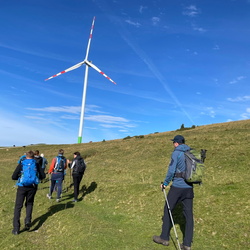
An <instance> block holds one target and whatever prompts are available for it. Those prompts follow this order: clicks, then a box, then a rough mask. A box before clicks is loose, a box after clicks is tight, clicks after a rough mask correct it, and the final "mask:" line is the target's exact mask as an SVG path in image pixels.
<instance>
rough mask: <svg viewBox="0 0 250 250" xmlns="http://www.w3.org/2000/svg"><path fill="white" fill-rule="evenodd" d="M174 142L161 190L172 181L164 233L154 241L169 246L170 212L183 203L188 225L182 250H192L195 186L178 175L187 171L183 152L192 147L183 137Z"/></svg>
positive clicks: (165, 213) (177, 136) (166, 206)
mask: <svg viewBox="0 0 250 250" xmlns="http://www.w3.org/2000/svg"><path fill="white" fill-rule="evenodd" d="M172 141H173V146H174V151H173V153H172V156H171V161H170V164H169V167H168V172H167V175H166V178H165V180H164V182H163V184H162V185H161V189H162V190H163V189H164V188H165V187H167V186H168V185H169V183H170V182H171V181H172V185H171V187H170V190H169V192H168V195H167V200H168V203H169V207H168V204H167V202H166V203H165V207H164V216H163V224H162V231H161V234H160V236H156V235H155V236H153V241H154V242H155V243H158V244H162V245H164V246H168V245H169V235H170V229H171V226H172V222H171V218H170V213H169V210H170V211H172V210H173V209H174V208H175V206H176V205H177V203H178V202H182V204H183V214H184V216H185V219H186V225H185V235H184V239H183V244H182V246H181V249H183V250H191V243H192V240H193V229H194V221H193V198H194V192H193V185H192V184H189V183H187V182H186V181H185V180H184V179H183V178H182V177H180V175H178V173H179V174H180V173H181V172H184V171H185V168H186V165H185V156H184V153H183V152H185V151H188V150H190V147H189V146H187V145H186V144H185V139H184V137H183V136H182V135H176V136H175V137H174V139H172Z"/></svg>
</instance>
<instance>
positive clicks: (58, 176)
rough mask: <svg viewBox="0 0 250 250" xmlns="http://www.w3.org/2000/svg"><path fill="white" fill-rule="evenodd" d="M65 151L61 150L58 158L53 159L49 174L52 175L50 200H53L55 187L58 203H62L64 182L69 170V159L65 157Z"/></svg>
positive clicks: (48, 195)
mask: <svg viewBox="0 0 250 250" xmlns="http://www.w3.org/2000/svg"><path fill="white" fill-rule="evenodd" d="M63 154H64V150H63V149H60V150H59V152H58V156H57V157H55V158H53V160H52V162H51V164H50V168H49V171H48V173H49V174H51V184H50V190H49V193H48V194H47V197H48V198H49V199H51V198H52V193H53V191H54V188H55V185H56V186H57V198H56V202H59V201H60V198H61V194H62V183H63V180H64V172H65V170H66V168H67V159H66V158H65V157H64V156H63Z"/></svg>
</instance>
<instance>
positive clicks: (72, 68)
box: [45, 60, 85, 81]
mask: <svg viewBox="0 0 250 250" xmlns="http://www.w3.org/2000/svg"><path fill="white" fill-rule="evenodd" d="M84 63H85V60H84V61H82V62H79V63H77V64H76V65H74V66H72V67H70V68H68V69H65V70H63V71H61V72H59V73H57V74H55V75H53V76H51V77H49V78H47V79H45V81H47V80H50V79H51V78H54V77H57V76H59V75H61V74H64V73H66V72H68V71H71V70H74V69H77V68H79V67H81V66H82V65H83V64H84Z"/></svg>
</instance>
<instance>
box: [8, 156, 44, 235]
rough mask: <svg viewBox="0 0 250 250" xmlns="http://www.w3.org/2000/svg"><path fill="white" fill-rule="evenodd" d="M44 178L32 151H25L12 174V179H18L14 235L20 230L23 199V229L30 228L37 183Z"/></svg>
mask: <svg viewBox="0 0 250 250" xmlns="http://www.w3.org/2000/svg"><path fill="white" fill-rule="evenodd" d="M44 178H45V174H44V173H43V171H42V170H41V167H40V166H39V165H38V164H37V163H36V161H35V160H34V153H33V152H32V151H29V152H27V153H26V159H25V160H23V161H22V162H20V163H19V164H18V166H17V167H16V169H15V171H14V173H13V175H12V180H18V181H17V186H18V188H17V193H16V202H15V209H14V219H13V227H14V228H13V231H12V233H13V234H15V235H16V234H19V232H20V216H21V210H22V207H23V202H24V200H26V201H25V207H26V217H25V220H24V224H25V229H26V230H29V229H30V226H31V219H32V218H31V217H32V210H33V203H34V198H35V194H36V191H37V185H38V183H39V179H40V180H41V179H44Z"/></svg>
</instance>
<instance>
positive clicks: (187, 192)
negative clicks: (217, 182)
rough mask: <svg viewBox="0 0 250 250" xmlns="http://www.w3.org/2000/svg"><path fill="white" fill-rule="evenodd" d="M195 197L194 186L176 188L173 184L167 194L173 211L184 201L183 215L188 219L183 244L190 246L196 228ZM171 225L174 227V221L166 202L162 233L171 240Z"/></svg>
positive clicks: (163, 236)
mask: <svg viewBox="0 0 250 250" xmlns="http://www.w3.org/2000/svg"><path fill="white" fill-rule="evenodd" d="M193 198H194V192H193V188H176V187H173V186H171V188H170V190H169V192H168V195H167V199H168V203H169V207H170V210H171V212H172V211H173V209H174V208H175V206H176V204H177V203H178V202H182V205H183V215H184V217H185V219H186V225H185V235H184V238H183V244H184V245H185V246H188V247H190V246H191V243H192V240H193V229H194V220H193ZM171 227H172V222H171V219H170V215H169V210H168V207H167V203H166V204H165V207H164V216H163V224H162V232H161V235H160V237H161V238H162V239H164V240H169V235H170V229H171Z"/></svg>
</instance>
